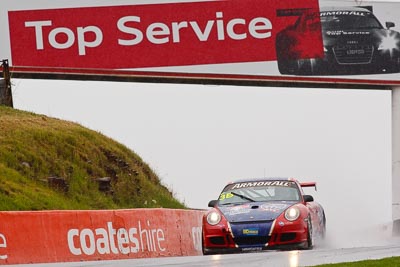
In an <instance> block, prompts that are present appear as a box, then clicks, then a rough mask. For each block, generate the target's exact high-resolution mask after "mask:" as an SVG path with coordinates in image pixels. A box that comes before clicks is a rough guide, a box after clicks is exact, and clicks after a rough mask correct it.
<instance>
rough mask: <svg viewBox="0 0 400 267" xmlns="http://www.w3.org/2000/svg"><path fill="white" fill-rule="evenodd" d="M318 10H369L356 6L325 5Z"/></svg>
mask: <svg viewBox="0 0 400 267" xmlns="http://www.w3.org/2000/svg"><path fill="white" fill-rule="evenodd" d="M319 11H320V12H327V11H359V12H371V11H370V10H369V9H368V8H365V7H357V6H325V7H320V9H319Z"/></svg>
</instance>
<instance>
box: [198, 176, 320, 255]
mask: <svg viewBox="0 0 400 267" xmlns="http://www.w3.org/2000/svg"><path fill="white" fill-rule="evenodd" d="M302 187H316V183H315V182H310V183H299V182H298V181H297V180H295V179H281V178H279V179H267V178H263V179H251V180H240V181H236V182H232V183H229V184H228V185H226V186H225V188H224V189H223V190H222V192H221V194H220V195H219V199H218V200H212V201H210V203H209V204H208V205H209V207H211V209H210V210H209V211H208V212H207V213H206V214H205V215H204V216H203V222H202V224H203V235H202V247H203V254H204V255H207V254H214V253H228V252H241V251H258V250H266V249H298V248H300V249H310V248H312V247H313V244H314V240H318V239H320V238H323V237H324V236H325V229H326V227H325V225H326V220H325V213H324V209H323V208H322V206H321V205H320V204H318V203H317V202H314V199H313V197H312V196H311V195H305V194H304V193H303V189H302Z"/></svg>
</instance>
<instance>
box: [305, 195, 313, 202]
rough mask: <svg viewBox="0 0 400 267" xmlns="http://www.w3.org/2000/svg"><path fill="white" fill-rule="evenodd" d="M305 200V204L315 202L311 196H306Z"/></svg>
mask: <svg viewBox="0 0 400 267" xmlns="http://www.w3.org/2000/svg"><path fill="white" fill-rule="evenodd" d="M303 198H304V202H313V201H314V198H313V196H311V195H304V196H303Z"/></svg>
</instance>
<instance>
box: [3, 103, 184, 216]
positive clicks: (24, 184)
mask: <svg viewBox="0 0 400 267" xmlns="http://www.w3.org/2000/svg"><path fill="white" fill-rule="evenodd" d="M52 176H53V177H61V178H63V179H65V181H66V182H67V184H68V191H67V192H62V191H60V190H57V189H55V188H51V187H50V186H49V184H48V179H47V178H48V177H52ZM101 177H111V181H112V182H111V185H112V192H108V193H104V192H101V191H99V186H98V183H97V182H96V181H95V179H96V178H101ZM143 207H151V208H154V207H164V208H184V205H183V204H182V203H180V202H179V201H177V200H176V199H175V198H174V197H173V193H171V192H170V191H169V190H168V189H167V188H166V187H165V186H164V185H162V183H161V182H160V179H159V178H158V177H157V175H156V174H155V173H154V172H153V171H152V170H151V168H150V167H149V166H148V164H146V163H145V162H143V160H142V159H141V158H140V157H139V156H138V155H137V154H135V153H134V152H133V151H131V150H130V149H128V148H127V147H125V146H123V145H122V144H119V143H117V142H116V141H114V140H112V139H110V138H108V137H106V136H104V135H102V134H100V133H98V132H95V131H92V130H89V129H87V128H84V127H82V126H81V125H79V124H76V123H71V122H67V121H63V120H58V119H54V118H50V117H47V116H44V115H37V114H33V113H29V112H24V111H19V110H15V109H11V108H7V107H4V106H0V210H51V209H119V208H143Z"/></svg>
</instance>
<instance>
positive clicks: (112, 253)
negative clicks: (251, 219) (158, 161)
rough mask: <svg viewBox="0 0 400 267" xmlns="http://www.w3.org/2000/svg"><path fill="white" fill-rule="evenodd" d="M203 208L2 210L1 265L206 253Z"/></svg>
mask: <svg viewBox="0 0 400 267" xmlns="http://www.w3.org/2000/svg"><path fill="white" fill-rule="evenodd" d="M202 214H203V211H192V210H173V209H132V210H102V211H36V212H27V211H22V212H0V265H2V264H21V263H44V262H71V261H88V260H111V259H129V258H132V259H133V258H147V257H161V256H184V255H185V256H186V255H200V254H201V216H202Z"/></svg>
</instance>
